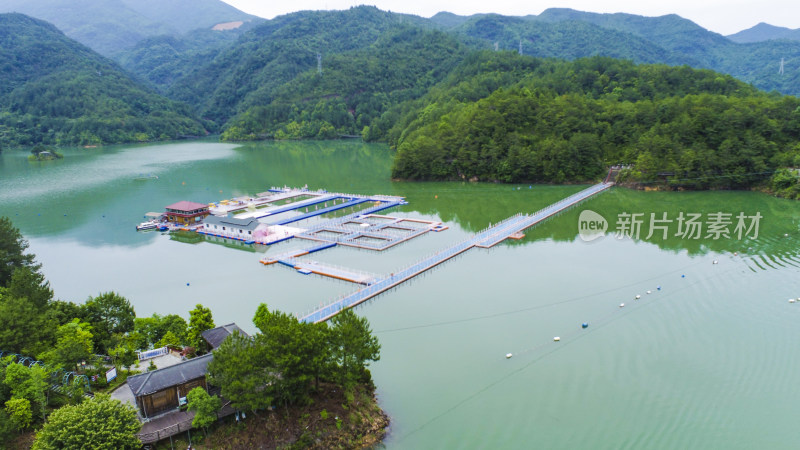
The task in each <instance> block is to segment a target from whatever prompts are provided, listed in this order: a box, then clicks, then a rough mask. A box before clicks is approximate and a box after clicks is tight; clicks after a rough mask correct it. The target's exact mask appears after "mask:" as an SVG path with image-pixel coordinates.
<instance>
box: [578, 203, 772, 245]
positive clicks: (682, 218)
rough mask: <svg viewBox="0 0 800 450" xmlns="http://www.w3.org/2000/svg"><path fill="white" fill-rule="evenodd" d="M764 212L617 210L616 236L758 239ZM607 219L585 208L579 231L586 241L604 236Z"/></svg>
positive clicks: (614, 232) (623, 237) (621, 237)
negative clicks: (642, 211) (648, 211)
mask: <svg viewBox="0 0 800 450" xmlns="http://www.w3.org/2000/svg"><path fill="white" fill-rule="evenodd" d="M763 217H764V216H762V215H761V213H760V212H755V214H747V213H744V212H739V213H738V214H734V213H727V212H722V211H717V212H710V213H706V214H702V213H685V212H683V211H681V212H679V213H678V214H677V215H675V214H674V213H672V214H670V213H668V212H662V213H660V214H656V213H629V212H622V213H619V214H617V221H616V223H615V227H616V228H615V229H614V230H613V231H611V233H613V234H614V236H615V237H616V238H617V239H625V238H628V239H636V240H639V239H645V240H649V239H651V238H656V239H658V238H660V239H661V240H667V239H669V238H679V239H682V240H692V239H711V240H715V241H716V240H719V239H723V238H724V239H736V240H742V239H748V238H749V239H758V229H759V225H760V223H761V219H762V218H763ZM606 231H608V222H607V221H606V219H605V218H604V217H603V216H601V215H600V214H598V213H596V212H594V211H592V210H589V209H585V210H583V211H581V214H580V217H579V218H578V235H579V236H580V237H581V239H583V240H584V241H585V242H590V241H593V240H595V239H598V238H601V237H603V236H605V234H606Z"/></svg>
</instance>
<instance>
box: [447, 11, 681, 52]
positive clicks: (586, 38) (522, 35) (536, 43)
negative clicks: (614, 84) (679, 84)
mask: <svg viewBox="0 0 800 450" xmlns="http://www.w3.org/2000/svg"><path fill="white" fill-rule="evenodd" d="M450 30H451V31H452V32H454V33H456V34H457V35H459V36H462V39H464V40H465V41H466V42H472V43H473V45H474V46H478V47H482V48H486V49H488V48H490V47H492V46H493V45H494V43H497V46H498V48H499V49H502V50H517V51H518V50H519V45H520V41H521V43H522V52H523V54H525V55H532V56H540V57H554V58H561V59H576V58H583V57H587V56H595V55H603V56H610V57H612V58H621V59H630V60H633V61H635V62H643V63H652V62H661V63H665V64H672V65H679V64H693V63H696V62H695V61H694V60H692V59H691V58H690V57H687V56H685V55H682V54H680V53H674V52H671V51H668V50H666V49H664V48H662V47H660V46H659V45H658V44H656V43H654V42H652V41H649V40H647V39H644V38H642V37H639V36H637V35H634V34H632V33H630V32H623V31H617V30H614V29H611V28H602V27H600V26H597V25H594V24H592V23H589V22H584V21H577V20H575V21H557V22H556V21H554V22H546V21H540V20H531V19H530V18H526V17H509V16H501V15H497V14H482V15H477V16H475V17H470V18H469V19H467V20H466V21H464V22H463V23H461V24H460V25H457V26H455V27H452V28H451V29H450Z"/></svg>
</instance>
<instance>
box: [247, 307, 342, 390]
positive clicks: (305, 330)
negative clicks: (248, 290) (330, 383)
mask: <svg viewBox="0 0 800 450" xmlns="http://www.w3.org/2000/svg"><path fill="white" fill-rule="evenodd" d="M253 323H255V325H256V327H258V329H259V330H261V334H259V335H257V336H256V337H255V343H256V345H257V346H259V347H260V348H262V349H263V351H264V352H265V353H266V355H267V356H266V357H267V359H268V360H269V361H270V363H271V364H272V365H273V366H274V368H275V370H277V372H278V373H280V374H281V376H280V378H279V379H278V380H276V381H275V383H274V387H275V390H276V393H277V394H278V396H279V397H280V400H282V401H283V402H284V403H288V404H294V403H298V402H304V401H308V400H309V399H310V397H309V394H310V391H311V380H316V379H318V377H319V375H320V373H321V372H322V368H323V366H324V364H325V361H326V360H327V358H326V354H327V345H326V341H325V336H324V328H323V326H320V325H314V324H308V323H301V322H300V321H298V320H297V318H296V317H294V316H291V315H289V314H286V313H284V312H281V311H269V309H268V308H267V305H265V304H263V303H262V304H261V305H259V307H258V310H257V311H256V315H255V317H254V318H253Z"/></svg>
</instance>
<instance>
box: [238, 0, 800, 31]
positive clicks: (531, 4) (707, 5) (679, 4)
mask: <svg viewBox="0 0 800 450" xmlns="http://www.w3.org/2000/svg"><path fill="white" fill-rule="evenodd" d="M223 1H224V2H226V3H229V4H231V5H233V6H235V7H236V8H238V9H240V10H242V11H244V12H247V13H250V14H253V15H256V16H260V17H264V18H266V19H271V18H273V17H275V16H279V15H282V14H287V13H290V12H294V11H301V10H307V9H311V10H319V9H347V8H350V7H351V6H355V5H359V4H364V3H362V2H360V1H353V0H294V1H280V2H279V1H274V0H223ZM366 4H372V5H375V6H377V7H378V8H380V9H382V10H386V11H393V12H402V13H409V14H416V15H418V16H423V17H430V16H432V15H434V14H436V13H437V12H439V11H449V12H452V13H455V14H460V15H470V14H476V13H489V12H493V13H498V14H503V15H509V16H524V15H528V14H540V13H541V12H542V11H544V10H545V9H547V8H572V9H577V10H579V11H591V12H603V13H614V12H624V13H630V14H639V15H643V16H661V15H664V14H672V13H674V14H678V15H679V16H681V17H684V18H686V19H689V20H691V21H693V22H695V23H697V24H698V25H700V26H702V27H704V28H707V29H709V30H711V31H716V32H717V33H721V34H724V35H727V34H733V33H736V32H738V31H741V30H744V29H747V28H750V27H752V26H753V25H755V24H757V23H759V22H766V23H769V24H772V25H776V26H782V27H789V28H800V1H798V0H762V1H756V0H670V1H663V0H662V1H654V0H570V1H564V0H549V1H540V0H529V1H520V0H493V1H478V0H460V1H459V2H455V1H452V0H449V1H445V0H376V1H373V2H370V3H366Z"/></svg>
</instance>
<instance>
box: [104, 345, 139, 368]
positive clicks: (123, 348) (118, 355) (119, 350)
mask: <svg viewBox="0 0 800 450" xmlns="http://www.w3.org/2000/svg"><path fill="white" fill-rule="evenodd" d="M108 355H109V356H111V358H113V360H114V366H115V367H116V368H117V369H119V368H120V367H125V368H128V369H130V367H131V366H132V365H133V363H135V362H136V351H135V350H134V349H133V347H132V346H131V344H129V343H127V342H123V343H120V344H119V345H117V346H116V347H114V348H112V349H111V350H109V351H108Z"/></svg>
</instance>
